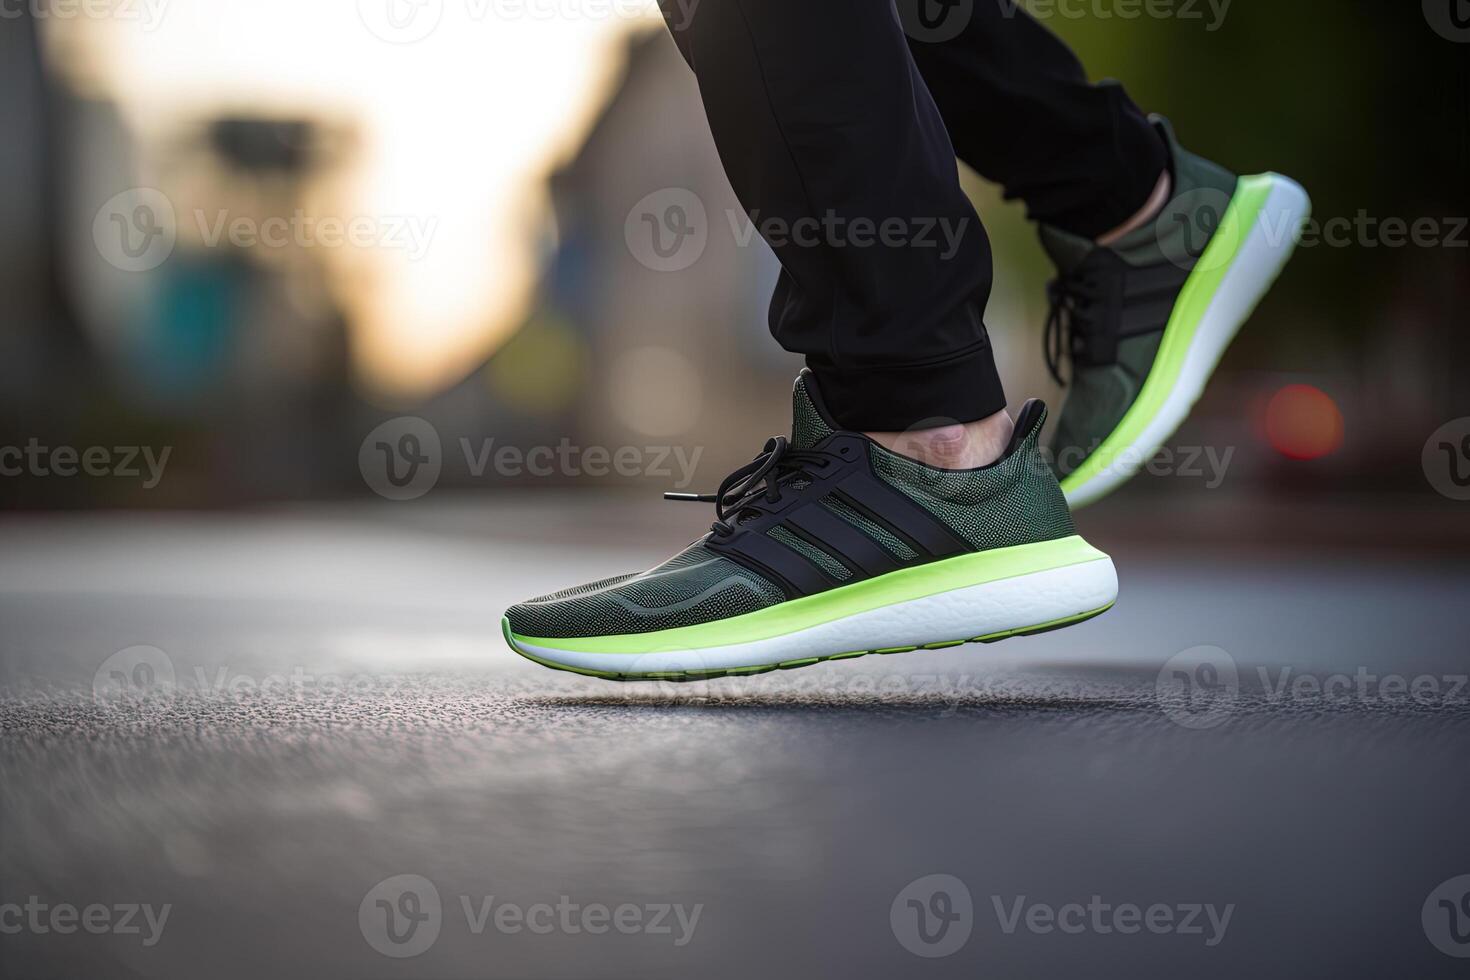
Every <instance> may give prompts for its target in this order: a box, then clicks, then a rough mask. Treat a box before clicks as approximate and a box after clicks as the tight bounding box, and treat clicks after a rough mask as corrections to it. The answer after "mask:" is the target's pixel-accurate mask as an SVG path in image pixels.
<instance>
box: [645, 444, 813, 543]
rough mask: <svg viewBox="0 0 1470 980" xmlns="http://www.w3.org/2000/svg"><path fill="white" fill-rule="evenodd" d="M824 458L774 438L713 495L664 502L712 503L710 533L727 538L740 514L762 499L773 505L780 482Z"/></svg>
mask: <svg viewBox="0 0 1470 980" xmlns="http://www.w3.org/2000/svg"><path fill="white" fill-rule="evenodd" d="M828 458H829V457H828V456H827V454H826V453H822V452H817V451H816V450H813V449H793V448H791V443H789V442H788V441H787V440H786V437H785V436H776V437H774V438H772V439H769V440H767V441H766V447H765V449H764V450H763V451H762V452H761V454H760V455H759V456H757V457H756V458H755V459H753V460H751V461H750V462H749V463H746V464H745V465H744V466H742V467H740V469H738V470H736V471H735V472H734V473H731V474H730V475H729V476H727V477H725V479H724V480H723V481H722V482H721V483H720V488H719V490H717V491H715V492H714V493H666V494H664V499H665V500H683V501H688V502H691V503H702V504H714V505H715V517H716V520H715V522H714V523H713V524H711V525H710V531H712V532H713V533H714V534H716V535H718V536H719V537H729V536H730V535H731V534H734V533H735V529H736V527H737V525H738V524H739V522H740V517H741V515H742V514H743V513H745V511H747V510H748V509H750V508H751V507H752V506H753V505H754V504H755V503H756V502H757V501H759V500H760V499H761V498H762V497H764V498H765V500H766V501H767V502H768V503H772V504H774V503H777V502H778V501H779V500H780V499H781V488H782V484H783V482H785V481H788V480H791V479H794V478H796V477H797V476H800V475H802V474H805V473H806V472H807V471H808V470H810V469H813V468H817V467H821V466H823V465H825V464H826V462H827V461H828Z"/></svg>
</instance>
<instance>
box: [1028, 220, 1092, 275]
mask: <svg viewBox="0 0 1470 980" xmlns="http://www.w3.org/2000/svg"><path fill="white" fill-rule="evenodd" d="M1041 247H1042V248H1043V249H1045V250H1046V254H1047V256H1048V257H1049V258H1050V259H1051V261H1052V264H1053V265H1055V266H1056V267H1057V271H1058V272H1061V273H1062V274H1063V275H1066V274H1067V273H1068V272H1071V271H1072V270H1073V269H1075V268H1077V267H1078V266H1079V265H1081V264H1082V260H1083V259H1085V258H1087V256H1088V255H1089V254H1090V253H1091V252H1092V250H1093V249H1095V248H1097V245H1096V244H1095V243H1094V242H1093V241H1092V240H1091V239H1090V238H1083V237H1082V236H1080V235H1073V234H1072V233H1070V232H1066V231H1062V230H1061V229H1060V228H1051V227H1049V226H1047V225H1042V226H1041Z"/></svg>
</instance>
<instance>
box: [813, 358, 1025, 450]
mask: <svg viewBox="0 0 1470 980" xmlns="http://www.w3.org/2000/svg"><path fill="white" fill-rule="evenodd" d="M808 366H809V367H810V368H811V369H812V373H813V374H815V375H816V377H817V387H818V388H819V389H820V391H821V393H822V400H823V401H824V402H825V404H826V407H827V411H828V412H830V413H831V414H832V418H833V421H835V422H836V423H837V424H838V425H840V426H842V427H843V428H844V429H848V430H851V431H853V432H904V431H906V430H908V429H916V428H934V427H937V426H940V425H953V424H955V423H956V422H974V421H975V420H977V419H983V418H989V417H990V416H992V415H994V414H995V413H996V412H999V411H1001V410H1003V409H1004V408H1005V407H1006V396H1005V389H1004V388H1003V387H1002V386H1001V383H1000V372H999V371H997V370H996V367H995V355H994V353H993V352H992V351H991V349H990V345H989V344H988V343H987V344H985V345H984V346H983V347H980V348H977V349H974V350H971V351H969V352H967V353H965V354H962V355H960V356H959V357H956V358H953V359H950V360H947V361H939V362H937V363H931V364H901V365H894V366H884V367H865V368H851V367H842V368H837V367H832V366H830V365H822V364H816V363H811V361H810V359H808Z"/></svg>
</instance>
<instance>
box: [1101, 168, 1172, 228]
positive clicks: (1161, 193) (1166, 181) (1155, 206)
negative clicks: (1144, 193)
mask: <svg viewBox="0 0 1470 980" xmlns="http://www.w3.org/2000/svg"><path fill="white" fill-rule="evenodd" d="M1173 190H1174V177H1173V175H1171V174H1170V173H1169V171H1168V169H1167V168H1165V170H1164V172H1163V173H1161V174H1159V182H1158V183H1157V184H1155V185H1154V189H1153V193H1152V194H1150V195H1149V196H1148V200H1147V201H1145V202H1144V203H1143V207H1142V208H1140V209H1139V210H1138V212H1137V213H1136V214H1134V215H1133V217H1131V218H1129V219H1128V220H1127V221H1125V222H1123V223H1122V224H1121V225H1119V226H1118V227H1116V228H1114V229H1113V230H1112V231H1110V232H1107V233H1106V234H1102V235H1099V236H1098V237H1097V243H1098V244H1099V245H1104V246H1106V245H1111V244H1113V243H1114V242H1116V241H1118V240H1119V239H1120V238H1122V237H1123V236H1125V235H1127V234H1128V233H1129V232H1134V231H1137V230H1138V229H1140V228H1142V227H1144V226H1145V225H1147V224H1148V223H1149V222H1151V221H1153V220H1155V219H1156V218H1158V216H1159V215H1160V214H1162V213H1163V211H1164V205H1166V204H1168V203H1169V194H1170V193H1171V192H1173Z"/></svg>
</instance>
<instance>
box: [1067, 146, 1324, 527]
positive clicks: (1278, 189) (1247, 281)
mask: <svg viewBox="0 0 1470 980" xmlns="http://www.w3.org/2000/svg"><path fill="white" fill-rule="evenodd" d="M1271 177H1272V187H1271V193H1270V196H1268V197H1267V198H1266V203H1265V205H1264V206H1263V207H1262V208H1261V214H1260V217H1259V218H1258V219H1257V221H1256V222H1255V225H1254V226H1253V227H1252V228H1251V230H1250V233H1249V234H1248V235H1247V237H1246V240H1245V242H1244V243H1243V244H1242V245H1241V248H1240V251H1239V252H1238V253H1237V255H1236V257H1235V260H1234V261H1233V262H1232V263H1231V266H1230V268H1229V269H1228V270H1227V271H1226V273H1225V276H1224V279H1223V280H1222V281H1221V283H1220V287H1219V288H1218V289H1217V290H1216V292H1215V295H1214V297H1213V298H1212V299H1211V300H1210V305H1209V306H1208V307H1207V308H1206V310H1205V315H1204V316H1203V317H1202V318H1201V319H1200V324H1199V327H1198V329H1197V330H1196V331H1195V335H1194V339H1193V340H1192V341H1191V343H1190V346H1189V350H1188V351H1187V352H1186V354H1185V358H1184V365H1183V367H1182V368H1181V369H1180V372H1179V379H1178V381H1177V382H1176V383H1175V384H1174V387H1173V388H1172V389H1171V390H1170V392H1169V395H1168V398H1167V399H1166V400H1165V402H1164V404H1163V406H1162V407H1161V408H1160V409H1159V411H1158V413H1157V414H1156V415H1155V416H1154V417H1153V419H1152V420H1150V422H1149V423H1148V425H1147V426H1146V427H1145V428H1144V430H1143V432H1142V433H1140V435H1139V437H1138V438H1137V439H1136V440H1134V442H1133V444H1132V445H1131V446H1128V447H1125V448H1123V449H1120V450H1116V451H1115V453H1114V460H1113V462H1112V463H1111V464H1109V465H1108V466H1107V467H1105V468H1104V469H1102V470H1099V471H1098V472H1097V473H1096V474H1095V475H1094V476H1092V477H1091V478H1090V479H1088V480H1087V481H1086V482H1084V483H1082V484H1081V485H1080V486H1075V487H1071V488H1064V489H1065V492H1066V496H1067V503H1068V504H1070V505H1071V506H1072V507H1074V508H1076V507H1085V506H1087V505H1088V504H1090V503H1093V502H1094V501H1096V500H1099V499H1101V498H1102V497H1105V496H1107V495H1108V494H1109V493H1111V492H1112V491H1114V490H1116V489H1117V488H1118V487H1119V486H1121V485H1123V484H1124V483H1126V482H1128V480H1129V479H1131V478H1132V477H1133V475H1134V474H1135V473H1137V472H1138V470H1139V469H1140V468H1141V467H1142V466H1143V464H1144V463H1146V462H1148V460H1149V459H1150V458H1151V457H1152V456H1153V455H1154V454H1155V453H1157V452H1158V451H1159V449H1160V448H1161V447H1162V446H1163V445H1164V443H1165V442H1166V441H1167V440H1168V439H1169V437H1170V436H1172V435H1173V434H1174V433H1175V432H1177V431H1178V430H1179V427H1180V426H1181V425H1183V424H1184V420H1185V419H1186V418H1188V417H1189V413H1190V411H1191V410H1192V409H1193V408H1194V405H1195V403H1196V402H1198V401H1199V399H1200V396H1201V395H1203V394H1204V391H1205V386H1206V385H1207V384H1208V383H1209V380H1210V376H1211V375H1212V374H1214V372H1215V368H1216V367H1217V366H1218V365H1219V363H1220V358H1222V357H1223V356H1224V355H1225V351H1226V349H1227V348H1228V347H1229V346H1230V343H1231V341H1233V340H1234V339H1235V335H1236V334H1237V333H1239V332H1240V328H1241V327H1243V326H1244V325H1245V322H1246V321H1247V320H1248V319H1250V315H1251V313H1252V312H1254V310H1255V308H1256V305H1257V304H1258V303H1260V301H1261V299H1262V298H1263V297H1264V296H1265V295H1266V293H1267V292H1268V291H1269V290H1270V289H1271V286H1272V284H1273V283H1274V282H1275V281H1276V277H1277V276H1279V275H1280V274H1281V270H1282V268H1283V267H1284V266H1285V265H1286V263H1287V261H1288V260H1289V259H1290V258H1291V254H1292V252H1293V251H1294V249H1295V246H1296V239H1297V234H1298V232H1299V231H1300V229H1301V227H1302V225H1303V223H1304V222H1305V221H1306V219H1307V216H1308V215H1309V213H1310V212H1311V200H1310V198H1308V197H1307V192H1306V191H1305V190H1304V189H1303V188H1302V186H1301V185H1300V184H1298V183H1297V182H1296V181H1294V180H1292V179H1291V178H1289V177H1283V176H1281V175H1280V174H1272V175H1271Z"/></svg>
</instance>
